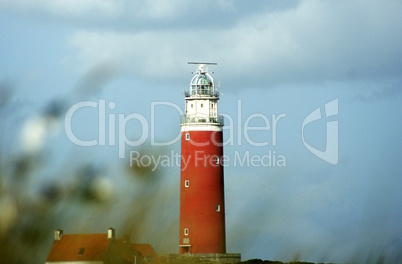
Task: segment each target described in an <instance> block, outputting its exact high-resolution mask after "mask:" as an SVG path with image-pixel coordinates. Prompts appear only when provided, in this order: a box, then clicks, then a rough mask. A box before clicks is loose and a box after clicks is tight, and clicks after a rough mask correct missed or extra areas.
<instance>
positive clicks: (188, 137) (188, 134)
mask: <svg viewBox="0 0 402 264" xmlns="http://www.w3.org/2000/svg"><path fill="white" fill-rule="evenodd" d="M186 140H187V141H189V140H190V133H186Z"/></svg>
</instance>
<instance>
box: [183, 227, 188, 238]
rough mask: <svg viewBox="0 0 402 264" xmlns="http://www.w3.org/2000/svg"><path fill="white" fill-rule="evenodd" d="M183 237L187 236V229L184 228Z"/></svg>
mask: <svg viewBox="0 0 402 264" xmlns="http://www.w3.org/2000/svg"><path fill="white" fill-rule="evenodd" d="M184 235H185V236H188V228H187V227H186V228H184Z"/></svg>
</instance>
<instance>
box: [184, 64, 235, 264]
mask: <svg viewBox="0 0 402 264" xmlns="http://www.w3.org/2000/svg"><path fill="white" fill-rule="evenodd" d="M189 64H197V70H196V72H195V75H194V76H193V78H192V79H191V82H190V90H189V91H186V92H185V93H184V95H185V115H183V116H181V120H180V125H181V159H182V162H181V173H180V225H179V226H180V227H179V228H180V234H179V239H180V240H179V253H180V254H189V255H198V256H211V255H213V256H221V258H222V259H225V258H232V257H234V259H235V260H240V254H226V230H225V194H224V170H223V163H222V156H223V136H222V127H223V116H220V115H218V100H219V92H218V91H217V89H216V87H215V83H214V79H213V78H212V76H211V74H210V73H209V72H208V69H207V66H208V65H211V64H212V65H216V63H189ZM183 161H185V162H183ZM228 260H229V259H228ZM229 262H230V261H229Z"/></svg>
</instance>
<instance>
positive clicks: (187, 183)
mask: <svg viewBox="0 0 402 264" xmlns="http://www.w3.org/2000/svg"><path fill="white" fill-rule="evenodd" d="M184 187H186V188H188V187H190V181H189V180H185V181H184Z"/></svg>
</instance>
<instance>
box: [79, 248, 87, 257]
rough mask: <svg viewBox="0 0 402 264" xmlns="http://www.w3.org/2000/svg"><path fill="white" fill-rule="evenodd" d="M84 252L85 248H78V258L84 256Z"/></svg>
mask: <svg viewBox="0 0 402 264" xmlns="http://www.w3.org/2000/svg"><path fill="white" fill-rule="evenodd" d="M84 251H85V248H80V250H79V251H78V256H82V255H84Z"/></svg>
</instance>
